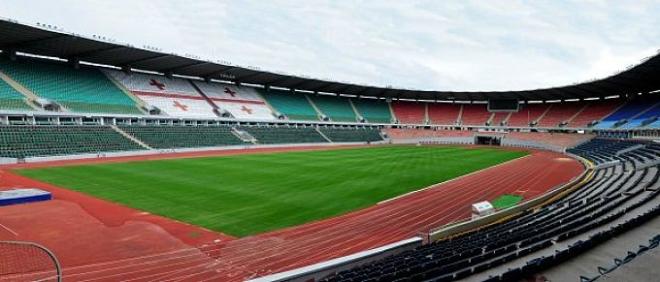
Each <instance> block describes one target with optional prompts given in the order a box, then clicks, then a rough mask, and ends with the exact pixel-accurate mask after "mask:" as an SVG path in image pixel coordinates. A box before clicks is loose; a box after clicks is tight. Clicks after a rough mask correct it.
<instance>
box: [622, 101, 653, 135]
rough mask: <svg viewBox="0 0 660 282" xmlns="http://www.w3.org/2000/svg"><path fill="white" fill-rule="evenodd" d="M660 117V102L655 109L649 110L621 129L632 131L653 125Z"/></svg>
mask: <svg viewBox="0 0 660 282" xmlns="http://www.w3.org/2000/svg"><path fill="white" fill-rule="evenodd" d="M658 117H660V102H658V103H656V104H655V106H654V107H653V108H650V109H648V110H647V111H646V112H644V113H642V114H641V115H639V116H636V117H635V118H633V119H631V120H630V121H628V122H627V123H625V124H624V125H623V126H621V128H625V129H632V128H636V127H640V126H644V125H647V124H653V122H654V121H657V119H658Z"/></svg>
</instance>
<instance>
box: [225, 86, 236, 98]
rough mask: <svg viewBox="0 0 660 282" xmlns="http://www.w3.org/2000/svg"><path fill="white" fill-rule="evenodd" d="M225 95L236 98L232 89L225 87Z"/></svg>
mask: <svg viewBox="0 0 660 282" xmlns="http://www.w3.org/2000/svg"><path fill="white" fill-rule="evenodd" d="M225 93H227V94H229V95H230V96H232V97H236V92H235V91H232V90H231V89H229V88H227V87H225Z"/></svg>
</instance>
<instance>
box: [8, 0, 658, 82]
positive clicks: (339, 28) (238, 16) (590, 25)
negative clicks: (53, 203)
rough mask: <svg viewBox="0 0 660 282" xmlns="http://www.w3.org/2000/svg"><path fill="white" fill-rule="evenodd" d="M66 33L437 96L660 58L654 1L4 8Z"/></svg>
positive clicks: (77, 2)
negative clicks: (659, 55) (430, 91)
mask: <svg viewBox="0 0 660 282" xmlns="http://www.w3.org/2000/svg"><path fill="white" fill-rule="evenodd" d="M0 11H1V12H0V16H4V17H9V18H14V19H18V20H20V21H25V22H29V23H34V22H45V23H50V24H56V25H58V26H61V27H63V28H65V29H66V30H68V31H72V32H76V33H81V34H101V35H106V36H109V37H113V38H115V39H118V40H119V41H122V42H128V43H131V44H133V45H136V46H140V45H143V44H146V45H152V46H158V47H161V48H162V49H164V50H165V51H173V52H177V53H179V54H185V53H190V54H196V55H199V56H201V57H204V58H209V59H222V60H227V61H231V62H233V63H236V64H239V65H244V66H247V65H250V66H258V67H260V68H262V69H265V70H273V71H285V72H287V73H293V74H304V75H307V76H313V77H319V78H330V79H333V80H340V81H352V82H356V83H362V84H370V85H394V86H398V87H405V88H415V89H433V90H515V89H531V88H542V87H550V86H558V85H564V84H569V83H575V82H578V81H584V80H590V79H592V78H595V77H604V76H607V75H610V74H613V73H615V72H617V71H619V70H621V69H623V68H625V67H627V66H628V65H630V64H635V63H638V62H639V60H640V59H642V58H644V57H647V56H650V55H653V54H655V50H657V49H658V48H659V47H660V29H658V28H657V27H658V26H660V17H658V16H657V15H658V14H660V13H659V12H660V5H658V4H657V2H654V1H635V3H630V2H627V1H624V2H622V1H579V2H566V1H550V0H548V1H394V0H392V1H385V0H381V1H349V0H346V1H331V0H309V1H293V0H291V1H203V0H196V1H186V2H182V1H145V0H143V1H130V0H119V1H82V0H66V1H44V0H41V1H36V0H35V1H19V0H13V1H2V2H0Z"/></svg>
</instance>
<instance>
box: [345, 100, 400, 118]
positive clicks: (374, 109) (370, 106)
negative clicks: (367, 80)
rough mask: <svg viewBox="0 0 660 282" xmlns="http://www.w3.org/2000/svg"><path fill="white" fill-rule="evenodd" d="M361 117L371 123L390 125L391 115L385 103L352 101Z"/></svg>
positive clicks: (379, 101) (380, 101)
mask: <svg viewBox="0 0 660 282" xmlns="http://www.w3.org/2000/svg"><path fill="white" fill-rule="evenodd" d="M352 101H353V105H355V108H357V110H358V112H359V113H360V114H361V115H362V117H363V118H364V119H365V120H366V121H368V122H371V123H391V122H392V114H391V113H390V108H389V106H388V105H387V102H385V101H382V100H375V99H352Z"/></svg>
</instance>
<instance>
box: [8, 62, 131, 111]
mask: <svg viewBox="0 0 660 282" xmlns="http://www.w3.org/2000/svg"><path fill="white" fill-rule="evenodd" d="M0 70H2V72H3V73H5V74H6V75H8V76H9V77H11V78H12V79H13V80H15V81H17V82H18V83H20V84H21V85H22V86H23V87H25V88H27V89H29V90H30V91H32V92H33V93H34V94H36V95H37V96H39V97H41V98H46V99H49V100H51V101H53V102H56V103H58V104H59V105H60V106H63V107H64V108H66V109H68V110H70V111H73V112H82V113H114V114H141V112H140V110H139V109H138V108H137V106H136V105H135V102H134V101H133V100H132V99H131V98H130V97H128V96H127V95H126V94H125V93H124V92H122V91H121V90H120V89H119V88H117V87H116V86H115V85H114V84H113V83H112V82H111V81H110V80H108V79H107V78H106V77H105V76H104V75H103V73H101V72H100V71H99V70H96V69H92V68H88V67H82V66H81V67H80V68H79V69H74V68H73V67H70V66H67V65H63V64H61V63H55V62H42V61H37V60H20V61H11V60H6V59H3V60H0Z"/></svg>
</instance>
